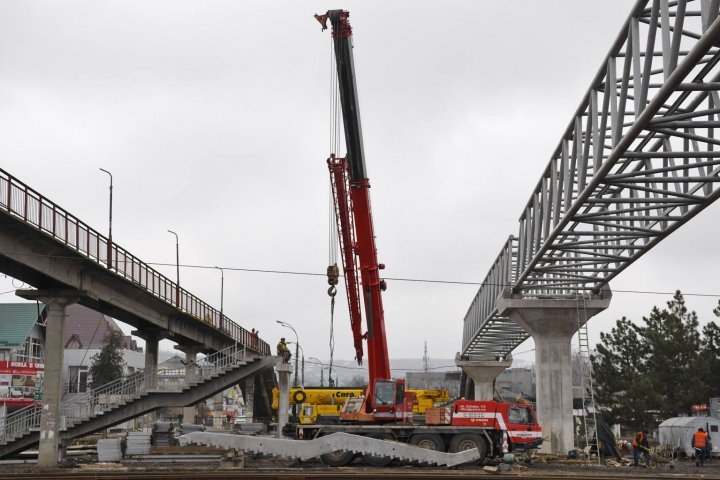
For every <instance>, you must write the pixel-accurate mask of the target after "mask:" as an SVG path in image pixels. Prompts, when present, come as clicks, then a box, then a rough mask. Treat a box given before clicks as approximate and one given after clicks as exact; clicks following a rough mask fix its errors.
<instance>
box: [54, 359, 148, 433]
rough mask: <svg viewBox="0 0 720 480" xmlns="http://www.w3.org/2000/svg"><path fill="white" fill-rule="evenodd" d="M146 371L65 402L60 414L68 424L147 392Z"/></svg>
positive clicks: (100, 412) (102, 411)
mask: <svg viewBox="0 0 720 480" xmlns="http://www.w3.org/2000/svg"><path fill="white" fill-rule="evenodd" d="M146 373H147V372H146V371H145V370H144V369H143V370H137V371H135V372H133V373H130V374H129V375H125V376H122V377H120V378H117V379H115V380H112V381H110V382H108V383H106V384H104V385H101V386H99V387H97V388H93V389H90V390H88V391H87V392H85V393H83V394H80V395H78V396H75V397H74V398H72V399H71V400H70V401H68V402H63V403H62V404H61V405H60V414H61V415H62V416H64V417H65V422H66V426H70V425H71V424H74V423H76V422H77V421H78V420H82V418H83V417H87V416H89V415H91V414H93V413H96V414H102V413H104V411H105V408H106V406H109V405H113V404H115V403H119V401H122V400H125V399H127V398H128V397H134V396H137V395H141V394H142V393H144V392H145V376H146Z"/></svg>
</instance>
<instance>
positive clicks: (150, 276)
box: [0, 169, 270, 355]
mask: <svg viewBox="0 0 720 480" xmlns="http://www.w3.org/2000/svg"><path fill="white" fill-rule="evenodd" d="M0 209H2V210H5V211H6V212H7V213H8V214H9V215H11V216H12V217H14V218H16V219H19V220H22V221H23V222H25V223H26V224H28V225H31V226H33V227H35V228H37V229H38V230H39V231H41V232H43V233H46V234H48V235H50V236H51V237H52V238H54V239H55V240H57V241H58V242H60V243H62V244H63V245H65V246H66V247H67V248H70V249H71V250H73V251H75V252H77V253H79V254H81V255H82V256H84V257H85V258H87V259H89V260H92V261H94V262H95V263H96V264H97V265H99V266H101V267H104V268H107V269H108V270H109V271H111V272H114V273H115V274H117V275H119V276H121V277H123V278H124V279H126V280H127V281H129V282H131V283H133V284H134V285H137V286H139V287H141V288H143V289H145V290H146V291H148V292H149V293H151V294H152V295H154V296H155V297H157V298H159V299H161V300H163V301H165V302H166V303H168V304H170V305H173V306H174V307H175V308H177V309H178V310H181V311H182V312H184V313H186V314H188V315H190V316H192V317H193V318H195V319H196V320H198V321H201V322H204V323H207V324H209V325H212V326H213V327H215V328H216V329H218V330H219V331H221V332H223V333H225V334H227V335H229V336H230V337H232V338H233V339H234V340H235V341H237V342H239V343H241V344H243V345H247V346H249V347H250V348H252V349H253V350H255V351H257V352H258V353H261V354H263V355H270V345H268V344H267V342H263V341H262V340H260V339H258V338H257V337H254V336H253V335H252V334H251V333H250V332H248V331H247V330H245V329H244V328H242V327H241V326H240V325H238V324H237V323H235V322H233V321H232V320H230V319H229V318H227V317H226V316H225V315H221V314H220V312H219V311H218V310H216V309H214V308H212V307H211V306H210V305H208V304H207V303H205V302H203V301H202V300H200V299H199V298H198V297H196V296H195V295H193V294H191V293H190V292H188V291H187V290H184V289H182V288H180V289H178V286H177V284H176V283H175V282H173V281H172V280H170V279H169V278H167V277H165V276H164V275H162V274H160V273H159V272H158V271H157V270H155V269H154V268H152V267H150V266H149V265H148V264H147V263H145V262H143V261H141V260H140V259H139V258H137V257H135V256H134V255H132V254H131V253H130V252H128V251H127V250H125V249H124V248H122V247H120V246H119V245H118V244H117V243H115V242H110V241H109V240H108V239H107V238H106V237H105V236H103V235H102V234H100V233H99V232H98V231H97V230H95V229H93V228H91V227H90V226H88V225H87V224H86V223H84V222H82V221H81V220H80V219H78V218H77V217H75V216H74V215H72V214H71V213H69V212H67V211H65V210H64V209H62V208H61V207H59V206H58V205H57V204H55V203H54V202H52V201H50V200H48V199H47V198H45V197H44V196H42V195H41V194H40V193H39V192H37V191H35V190H33V189H32V188H31V187H29V186H27V185H25V184H24V183H23V182H21V181H20V180H18V179H17V178H15V177H13V176H12V175H10V174H9V173H8V172H6V171H5V170H2V169H0Z"/></svg>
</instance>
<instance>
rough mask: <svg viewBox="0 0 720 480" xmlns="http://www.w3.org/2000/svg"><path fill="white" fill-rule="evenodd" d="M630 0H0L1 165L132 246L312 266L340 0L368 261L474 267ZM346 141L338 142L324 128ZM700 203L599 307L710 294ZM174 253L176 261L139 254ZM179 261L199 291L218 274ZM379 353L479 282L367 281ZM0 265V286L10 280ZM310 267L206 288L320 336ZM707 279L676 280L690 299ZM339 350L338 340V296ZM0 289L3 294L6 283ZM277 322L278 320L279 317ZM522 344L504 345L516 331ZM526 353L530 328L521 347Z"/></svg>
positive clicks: (493, 243)
mask: <svg viewBox="0 0 720 480" xmlns="http://www.w3.org/2000/svg"><path fill="white" fill-rule="evenodd" d="M633 4H634V2H632V1H629V0H592V1H591V0H587V1H582V2H578V1H577V0H555V1H545V2H532V1H509V0H506V1H503V2H481V1H445V2H421V1H404V2H395V1H393V2H388V1H382V2H381V1H367V0H366V1H362V2H360V1H346V2H341V3H328V2H297V1H284V2H280V1H254V2H250V1H210V2H201V1H175V0H173V1H127V0H124V1H95V0H93V1H90V0H87V1H63V2H57V1H19V0H17V1H8V0H6V1H3V2H1V3H0V132H2V141H0V166H1V167H2V168H4V169H6V170H7V171H8V172H10V173H11V174H12V175H14V176H16V177H18V178H19V179H21V180H22V181H24V182H26V183H28V184H29V185H30V186H32V187H34V188H35V189H37V190H38V191H40V192H42V193H43V194H44V195H46V196H47V197H48V198H50V199H52V200H54V201H55V202H57V203H58V204H59V205H61V206H63V207H64V208H66V209H67V210H69V211H70V212H72V213H73V214H75V215H77V216H78V217H79V218H81V219H83V220H84V221H85V222H87V223H88V224H90V225H92V226H94V227H95V228H97V229H99V230H100V231H106V230H107V213H108V212H107V209H108V206H107V194H108V189H107V187H108V178H107V176H106V175H105V174H104V173H102V172H100V171H99V170H98V168H101V167H102V168H105V169H108V170H110V171H111V172H112V173H113V175H114V179H115V190H114V193H115V197H114V219H113V234H114V235H113V236H114V239H115V241H116V242H117V243H119V244H120V245H122V246H123V247H124V248H126V249H128V250H129V251H131V252H132V253H134V254H135V255H137V256H139V257H140V258H142V259H143V260H145V261H147V262H161V263H163V262H164V263H170V264H172V263H174V261H175V239H174V237H173V236H172V235H170V234H169V233H167V231H166V230H167V229H172V230H174V231H176V232H177V233H178V234H179V236H180V261H181V263H184V264H192V265H205V266H210V267H212V266H214V265H218V266H221V267H227V268H232V267H235V268H253V269H268V270H292V271H302V272H319V273H323V272H324V271H325V268H326V266H327V259H328V242H327V237H328V228H329V227H328V188H329V187H328V174H327V168H326V164H325V159H326V157H327V155H328V153H329V152H328V144H329V122H330V118H329V114H328V110H329V109H328V106H329V98H330V82H329V79H330V56H329V53H330V35H329V33H328V32H323V33H321V32H320V26H319V25H318V24H317V22H316V21H315V20H314V19H313V18H312V14H313V13H324V12H325V11H326V10H328V9H329V8H344V9H347V10H350V12H351V22H352V25H353V27H354V33H355V51H354V54H355V61H356V69H357V83H358V89H359V97H360V109H361V115H362V121H363V129H364V139H365V152H366V157H367V165H368V173H369V176H370V179H371V183H372V190H371V194H372V201H373V213H374V218H375V229H376V233H377V244H378V250H379V255H380V261H381V262H383V263H385V264H386V265H387V269H386V270H385V274H386V275H387V276H389V277H403V278H420V279H439V280H455V281H476V282H480V281H482V279H483V278H484V276H485V274H486V273H487V269H488V268H489V266H490V264H491V262H492V261H493V260H494V258H495V257H496V256H497V253H498V251H499V250H500V247H501V246H502V244H503V242H504V241H505V240H506V238H507V237H508V235H510V234H516V233H517V219H518V217H519V215H520V212H521V209H522V207H523V206H524V204H525V203H526V202H527V199H528V197H529V195H530V192H531V188H532V187H533V186H534V184H535V183H536V182H537V180H538V178H539V177H540V173H541V171H542V169H543V168H544V167H545V165H546V164H547V162H548V160H549V157H550V154H551V153H552V150H553V149H554V147H555V146H556V144H557V142H558V140H559V139H560V136H561V134H562V132H563V130H564V128H565V127H566V125H567V124H568V122H569V120H570V117H571V115H572V112H573V111H574V110H575V108H576V107H577V105H578V104H579V102H580V100H581V97H582V95H583V94H584V92H585V90H586V89H587V87H588V85H589V82H590V80H591V78H592V77H593V75H594V74H595V72H596V71H597V69H598V67H599V66H600V63H601V61H602V59H603V57H604V55H605V54H606V53H607V50H608V49H609V47H610V44H611V42H612V40H613V39H614V38H615V36H616V35H617V33H618V30H619V29H620V26H621V24H622V22H623V21H624V19H625V17H626V16H627V14H628V12H629V10H630V8H631V6H632V5H633ZM342 153H344V152H342ZM719 215H720V206H718V205H714V206H712V207H711V208H709V209H707V210H706V211H705V212H703V213H702V214H701V215H699V216H698V217H696V218H695V219H693V221H692V222H691V223H690V224H688V225H686V226H685V227H683V228H682V229H680V230H679V231H678V232H676V233H674V234H673V235H672V236H671V237H670V238H668V239H667V240H665V241H663V242H662V243H661V244H660V245H659V246H658V247H657V248H656V249H655V250H654V251H652V252H650V253H649V254H647V255H646V256H645V257H644V258H643V259H642V260H640V261H639V262H637V263H636V264H635V265H633V266H631V267H630V268H629V269H628V270H627V271H625V272H624V273H623V274H622V275H621V276H619V277H618V279H617V280H615V281H614V282H613V283H612V284H611V287H612V288H613V289H615V291H616V293H615V296H614V299H613V302H612V305H611V307H610V309H608V310H607V311H606V312H604V313H602V314H600V315H599V316H598V317H596V318H595V319H593V320H592V321H591V323H590V337H591V342H592V343H594V342H596V341H597V340H598V338H599V332H600V331H601V330H605V329H608V328H610V326H611V325H612V324H613V323H614V320H615V319H617V318H619V317H621V316H622V315H627V316H629V317H630V318H633V319H635V320H639V319H640V317H641V316H642V315H643V314H647V312H649V310H650V307H651V306H652V305H656V304H663V303H664V302H665V301H666V300H668V299H669V298H670V296H669V295H660V296H655V295H647V294H629V293H620V292H618V290H644V291H663V292H671V291H673V290H675V289H682V290H683V291H685V292H694V293H710V294H718V295H720V282H718V276H719V274H718V271H719V270H720V269H719V268H718V267H719V266H720V258H719V257H720V256H719V255H718V251H717V247H716V244H717V241H716V238H717V235H718V233H720V232H718V230H719V228H718V224H719V222H718V217H719ZM158 268H159V269H160V270H161V271H162V272H164V273H165V274H167V275H168V276H169V277H171V278H173V277H174V267H158ZM181 283H182V285H183V286H184V287H185V288H187V289H189V290H190V291H191V292H193V293H195V294H196V295H198V296H199V297H200V298H203V299H204V300H206V301H208V302H209V303H211V304H214V305H216V306H217V307H219V304H220V275H219V272H218V271H217V270H213V269H193V268H185V267H184V268H183V269H182V270H181ZM388 283H389V285H388V287H389V288H388V290H387V292H386V294H385V296H384V302H385V313H386V323H387V331H388V342H389V348H390V354H391V356H392V357H396V358H401V357H405V358H407V357H418V358H419V357H421V356H422V353H423V342H424V341H427V342H428V348H429V354H430V356H432V357H435V358H440V357H445V358H451V357H453V356H454V354H455V352H456V351H458V350H459V348H460V344H461V338H462V319H463V317H464V315H465V312H466V310H467V308H468V306H469V304H470V301H471V300H472V297H473V296H474V294H475V292H476V290H477V287H475V286H458V285H443V284H427V283H408V282H399V281H390V282H388ZM18 286H19V283H18V282H14V283H13V282H12V281H11V280H10V279H0V289H1V290H0V291H3V292H4V291H7V290H11V289H14V288H15V287H18ZM326 287H327V286H326V281H325V279H324V278H322V277H309V276H288V275H277V274H266V273H246V272H235V271H226V272H225V312H226V313H227V314H228V315H229V316H230V317H231V318H232V319H233V320H234V321H236V322H238V323H240V324H241V325H243V326H245V327H246V328H248V329H250V328H259V330H260V332H261V337H263V338H264V339H266V340H268V341H269V342H271V343H274V342H275V341H276V340H277V338H278V337H280V336H281V335H285V336H288V337H290V338H292V334H291V333H290V332H289V331H288V330H286V329H283V328H282V327H280V326H279V325H277V324H276V323H275V320H283V321H286V322H289V323H291V324H293V325H294V326H295V327H296V329H297V330H298V332H299V334H300V343H301V345H303V347H304V350H305V354H306V356H315V357H319V358H321V359H325V358H327V357H328V346H327V345H328V335H329V333H328V332H329V321H330V320H329V299H328V297H327V294H326ZM717 299H718V297H712V298H701V297H690V298H689V303H690V307H691V308H692V309H695V310H697V311H698V313H699V314H700V316H701V319H703V320H704V321H707V320H710V319H712V318H713V317H712V313H711V310H712V308H713V306H714V305H716V304H717ZM338 300H339V301H338V304H337V318H336V328H335V332H336V353H335V356H336V358H345V359H350V358H352V357H353V348H352V341H351V337H350V328H349V321H348V314H347V308H346V304H345V299H344V296H343V297H338ZM0 301H4V302H9V301H19V300H18V299H17V298H15V297H14V295H12V294H6V295H3V296H0ZM288 334H289V335H288ZM531 349H532V345H531V344H530V345H528V344H526V345H522V346H521V347H520V348H518V350H517V352H523V351H528V350H531ZM516 357H518V358H521V359H528V360H529V359H533V358H534V354H533V353H532V352H528V353H524V354H518V355H516Z"/></svg>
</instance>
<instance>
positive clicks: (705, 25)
mask: <svg viewBox="0 0 720 480" xmlns="http://www.w3.org/2000/svg"><path fill="white" fill-rule="evenodd" d="M719 8H720V1H718V0H699V1H692V0H677V1H675V0H673V1H671V0H638V1H637V2H636V3H635V5H634V6H633V7H632V9H631V11H630V14H629V16H628V17H627V20H626V21H625V23H623V25H621V26H620V32H619V33H618V36H617V37H616V38H615V40H614V41H613V43H612V44H611V45H610V47H609V51H608V54H607V55H606V56H605V58H604V59H602V61H601V62H600V66H599V69H598V71H597V73H596V74H595V76H594V77H593V78H592V79H591V80H590V87H589V89H588V90H587V92H586V93H585V95H584V96H583V98H582V99H581V100H580V104H579V106H578V108H577V110H576V111H575V112H574V114H573V116H572V117H571V118H570V121H569V122H568V126H567V128H566V129H565V131H564V132H562V134H561V136H560V139H559V142H558V144H557V146H556V147H555V150H554V151H553V152H551V154H550V159H549V161H548V162H547V164H546V165H545V168H544V169H543V170H542V172H541V176H540V179H539V181H538V183H537V185H536V186H535V188H534V190H533V191H532V192H531V193H530V198H529V199H528V202H527V204H526V205H525V207H524V208H523V210H522V211H521V212H520V220H519V225H518V231H517V232H516V233H514V234H513V235H511V236H510V237H509V239H508V241H507V242H506V243H505V244H504V245H503V246H502V248H501V250H500V253H499V255H498V257H497V259H496V260H495V261H494V262H493V264H492V266H491V267H490V271H489V272H488V274H487V276H486V277H485V279H484V281H483V283H482V285H481V287H480V288H479V290H478V292H477V294H476V296H475V298H474V299H473V300H472V302H471V304H470V307H469V309H468V311H467V314H466V315H465V318H464V329H463V339H462V348H461V352H460V355H459V357H458V365H460V366H462V367H463V368H464V371H465V373H466V375H467V376H469V377H470V379H471V380H473V381H474V383H475V391H474V393H475V395H476V396H480V397H482V396H485V397H487V396H489V395H492V382H493V381H494V378H495V377H496V376H497V374H499V373H500V371H502V370H503V369H504V368H506V367H507V366H509V364H510V363H511V360H510V359H511V352H512V351H513V350H514V349H515V348H516V347H517V346H518V345H520V344H521V343H522V342H523V341H525V340H526V339H528V338H529V337H531V336H532V337H533V339H534V340H535V345H536V367H537V389H538V391H537V400H538V416H539V420H540V422H541V424H542V426H543V431H544V432H545V434H546V436H548V437H549V438H550V442H549V446H550V449H551V450H552V451H553V452H566V451H568V450H569V449H571V448H573V447H574V445H573V425H574V423H573V421H572V420H573V419H572V384H571V371H570V341H571V339H572V336H573V334H575V333H576V332H577V331H578V329H579V327H580V328H581V327H582V326H583V325H584V324H585V323H586V322H587V320H588V319H589V318H590V317H591V316H592V315H594V314H596V313H598V312H599V311H601V310H603V309H604V308H607V306H608V305H609V302H610V290H609V287H608V282H610V281H611V280H612V279H613V278H615V277H616V276H617V275H619V274H620V273H621V272H622V271H623V270H625V269H626V268H627V267H628V266H629V265H631V264H632V263H633V262H634V261H636V260H637V259H638V258H640V257H641V256H642V255H643V254H644V253H646V252H647V251H648V250H650V249H651V248H653V247H654V246H655V245H657V244H658V243H659V242H660V241H662V240H663V239H664V238H665V237H667V236H668V235H670V234H671V233H672V232H674V231H675V230H677V229H678V228H680V227H681V226H682V225H684V224H685V223H686V222H688V221H689V220H690V219H692V218H693V217H694V216H695V215H697V214H698V213H699V212H701V211H702V210H703V209H704V208H706V207H707V206H708V205H710V204H711V203H712V202H714V201H715V200H716V199H717V198H718V196H720V188H718V184H719V183H718V182H720V148H716V147H718V146H719V145H720V138H719V137H720V132H718V130H717V129H718V127H720V96H718V91H719V90H720V66H718V61H720V49H719V47H720V21H718V10H719ZM584 340H585V341H587V337H586V332H585V336H584ZM582 341H583V332H582V328H581V343H582Z"/></svg>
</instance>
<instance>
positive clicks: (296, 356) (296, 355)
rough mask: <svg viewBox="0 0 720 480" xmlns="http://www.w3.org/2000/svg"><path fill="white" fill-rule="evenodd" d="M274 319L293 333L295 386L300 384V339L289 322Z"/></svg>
mask: <svg viewBox="0 0 720 480" xmlns="http://www.w3.org/2000/svg"><path fill="white" fill-rule="evenodd" d="M275 321H276V322H277V323H279V324H280V325H282V326H283V327H287V328H289V329H290V330H292V331H293V333H294V334H295V378H294V379H293V387H297V386H298V385H300V382H299V379H298V363H299V361H298V360H299V359H298V357H299V356H300V341H299V340H298V334H297V332H296V331H295V328H294V327H293V326H292V325H290V324H289V323H287V322H283V321H280V320H275Z"/></svg>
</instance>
